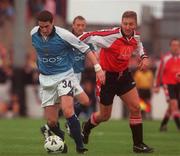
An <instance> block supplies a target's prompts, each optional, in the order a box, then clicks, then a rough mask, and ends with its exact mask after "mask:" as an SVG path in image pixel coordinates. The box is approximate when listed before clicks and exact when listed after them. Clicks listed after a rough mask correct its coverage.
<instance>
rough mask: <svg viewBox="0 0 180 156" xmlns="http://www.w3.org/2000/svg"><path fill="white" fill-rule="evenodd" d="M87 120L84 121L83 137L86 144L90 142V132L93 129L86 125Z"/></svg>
mask: <svg viewBox="0 0 180 156" xmlns="http://www.w3.org/2000/svg"><path fill="white" fill-rule="evenodd" d="M85 124H86V122H83V123H82V138H83V142H84V144H88V142H89V134H90V132H91V131H87V130H86V129H85V128H84V127H85Z"/></svg>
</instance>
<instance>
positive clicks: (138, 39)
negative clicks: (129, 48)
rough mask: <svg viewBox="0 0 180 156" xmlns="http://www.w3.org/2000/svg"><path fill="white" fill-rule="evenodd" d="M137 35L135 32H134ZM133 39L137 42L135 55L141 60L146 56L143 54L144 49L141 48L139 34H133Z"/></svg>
mask: <svg viewBox="0 0 180 156" xmlns="http://www.w3.org/2000/svg"><path fill="white" fill-rule="evenodd" d="M136 33H137V32H136ZM134 38H135V39H136V41H137V49H136V50H135V53H136V54H138V55H139V56H140V57H141V58H144V57H147V54H146V53H145V49H144V47H143V43H142V42H141V39H140V34H139V33H137V34H135V36H134Z"/></svg>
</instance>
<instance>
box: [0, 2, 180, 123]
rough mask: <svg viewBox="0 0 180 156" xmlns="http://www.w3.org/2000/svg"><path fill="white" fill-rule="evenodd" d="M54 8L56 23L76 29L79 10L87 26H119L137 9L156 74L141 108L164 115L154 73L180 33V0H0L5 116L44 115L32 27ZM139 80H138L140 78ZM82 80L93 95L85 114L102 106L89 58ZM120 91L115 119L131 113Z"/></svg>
mask: <svg viewBox="0 0 180 156" xmlns="http://www.w3.org/2000/svg"><path fill="white" fill-rule="evenodd" d="M44 9H46V10H49V11H51V12H52V13H53V15H54V17H55V24H56V25H57V26H60V27H63V28H66V29H68V30H69V31H71V23H72V21H73V18H74V17H76V16H77V15H81V16H83V17H84V18H85V19H86V21H87V31H91V30H97V29H104V28H112V27H118V26H119V25H120V21H121V16H122V13H123V12H124V11H126V10H134V11H136V12H137V15H138V31H140V32H141V37H142V42H143V44H144V48H145V49H146V52H147V53H148V55H149V56H150V60H151V66H150V68H149V72H151V73H152V78H151V80H150V81H149V84H148V86H149V89H150V91H151V93H152V96H151V98H150V99H149V101H144V100H143V99H142V101H141V108H142V112H143V113H144V117H145V118H148V119H161V118H162V117H163V115H164V112H165V110H166V107H167V104H166V100H165V96H164V93H163V90H162V89H161V91H160V92H159V93H158V94H155V93H153V92H152V86H153V79H154V74H155V71H156V68H157V65H158V63H159V59H160V57H161V55H162V54H164V53H165V52H167V51H168V50H169V41H170V39H172V38H179V37H180V29H179V28H180V20H179V19H180V1H162V0H161V1H160V0H159V1H155V0H154V1H140V0H139V1H138V0H137V1H136V0H131V1H130V0H0V118H11V117H16V116H28V117H32V118H39V117H42V116H43V112H42V109H41V107H40V99H39V94H38V93H39V82H38V71H37V68H36V55H35V53H34V49H33V48H32V46H31V38H30V30H31V29H32V28H33V27H34V26H35V25H36V20H35V17H36V15H37V13H38V12H40V11H42V10H44ZM137 64H138V60H137V57H136V56H133V57H132V60H131V62H130V68H131V70H132V71H133V73H134V76H135V75H136V74H135V73H136V71H137ZM137 85H138V84H137ZM82 86H83V87H84V89H85V91H86V92H87V94H88V95H89V97H90V98H91V101H92V106H91V108H89V110H87V111H86V112H85V113H84V114H82V115H84V116H85V117H87V116H88V115H89V114H90V113H91V112H92V111H95V110H96V109H98V106H97V105H96V101H97V100H96V97H95V89H94V88H95V74H94V72H93V69H92V67H91V66H89V65H88V64H87V67H86V70H85V72H84V73H83V79H82ZM119 103H122V102H121V101H120V99H119V98H118V97H115V99H114V106H113V113H112V119H121V118H126V117H127V111H126V108H124V106H123V105H122V104H119Z"/></svg>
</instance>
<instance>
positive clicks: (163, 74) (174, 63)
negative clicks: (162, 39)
mask: <svg viewBox="0 0 180 156" xmlns="http://www.w3.org/2000/svg"><path fill="white" fill-rule="evenodd" d="M161 84H163V88H164V92H165V96H166V99H167V102H168V103H169V105H168V108H167V111H166V113H165V115H164V118H163V120H162V122H161V126H160V131H166V130H167V123H168V121H169V118H170V117H171V116H172V117H173V118H174V121H175V123H176V126H177V129H178V130H180V120H179V117H180V113H179V110H178V100H179V96H180V41H179V40H178V39H172V40H171V41H170V51H169V52H168V53H167V54H165V55H164V56H163V57H162V59H161V62H160V65H159V67H158V69H157V71H156V81H155V92H158V91H159V86H160V85H161Z"/></svg>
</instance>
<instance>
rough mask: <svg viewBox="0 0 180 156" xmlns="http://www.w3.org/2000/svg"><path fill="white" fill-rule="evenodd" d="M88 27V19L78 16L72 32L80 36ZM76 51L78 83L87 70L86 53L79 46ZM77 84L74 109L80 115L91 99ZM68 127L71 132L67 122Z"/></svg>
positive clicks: (74, 63)
mask: <svg viewBox="0 0 180 156" xmlns="http://www.w3.org/2000/svg"><path fill="white" fill-rule="evenodd" d="M85 29H86V20H85V18H84V17H82V16H76V17H75V18H74V20H73V24H72V33H73V34H74V35H75V36H76V37H79V36H80V35H82V34H83V33H84V32H85ZM90 49H91V50H95V49H94V47H93V45H91V46H90ZM73 50H74V53H72V62H73V70H74V74H75V75H76V77H77V79H78V81H75V82H76V83H78V84H80V82H81V75H82V72H83V71H84V70H85V59H86V58H85V55H84V54H83V53H82V52H81V51H79V49H77V48H73ZM78 84H77V85H75V86H76V87H75V88H74V96H75V99H76V100H77V101H76V102H75V104H74V110H75V114H76V116H77V117H78V116H79V114H80V113H81V112H82V111H84V110H86V108H87V107H88V106H89V105H90V100H89V97H88V96H87V94H86V93H85V92H84V90H83V89H82V87H81V86H80V85H78ZM65 126H66V128H67V132H68V134H69V135H70V136H71V134H70V128H69V126H68V124H67V123H66V124H65Z"/></svg>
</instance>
